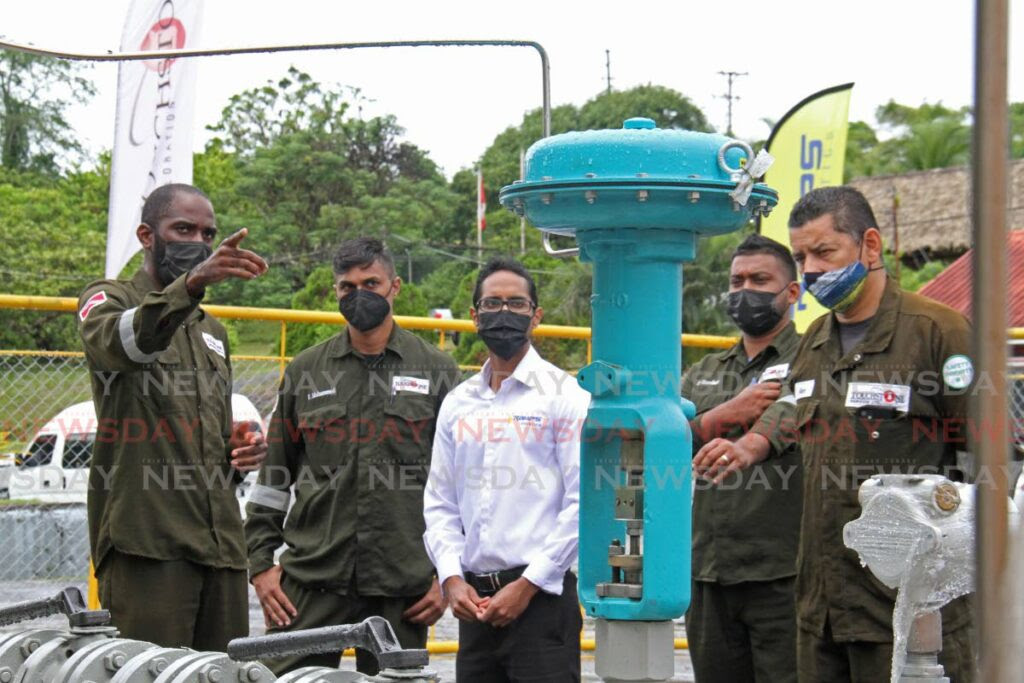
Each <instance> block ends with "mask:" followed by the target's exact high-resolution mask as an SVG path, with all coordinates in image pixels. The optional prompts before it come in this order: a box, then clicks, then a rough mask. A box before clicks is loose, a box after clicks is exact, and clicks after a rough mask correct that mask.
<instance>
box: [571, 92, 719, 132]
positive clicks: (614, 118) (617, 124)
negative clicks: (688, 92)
mask: <svg viewBox="0 0 1024 683" xmlns="http://www.w3.org/2000/svg"><path fill="white" fill-rule="evenodd" d="M634 116H646V117H647V118H649V119H654V122H655V123H657V124H658V127H659V128H682V129H685V130H696V131H702V132H710V131H711V126H710V125H709V124H708V120H707V118H705V116H704V112H702V111H701V110H700V109H699V108H698V107H697V106H696V105H695V104H693V102H691V101H690V98H688V97H686V96H685V95H682V94H681V93H678V92H676V91H675V90H672V89H671V88H666V87H664V86H661V85H651V84H649V83H648V84H647V85H638V86H636V87H635V88H630V89H629V90H613V91H611V92H603V93H601V94H600V95H597V96H596V97H594V98H593V99H591V100H589V101H588V102H587V103H586V104H584V105H583V106H582V107H581V108H580V113H579V126H580V129H581V130H597V129H601V128H621V127H622V122H623V121H625V120H626V119H629V118H632V117H634Z"/></svg>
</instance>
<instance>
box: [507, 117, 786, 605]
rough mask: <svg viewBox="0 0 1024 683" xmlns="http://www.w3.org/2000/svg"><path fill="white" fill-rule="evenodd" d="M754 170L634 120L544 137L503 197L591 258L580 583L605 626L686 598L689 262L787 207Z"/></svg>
mask: <svg viewBox="0 0 1024 683" xmlns="http://www.w3.org/2000/svg"><path fill="white" fill-rule="evenodd" d="M757 161H758V162H759V161H761V159H760V158H757ZM756 166H758V163H757V162H755V158H754V157H753V154H752V151H751V150H750V148H749V146H747V145H746V144H745V143H743V142H739V141H737V140H732V139H730V138H727V137H724V136H721V135H714V134H708V133H696V132H691V131H685V130H662V129H658V128H656V127H655V124H654V122H653V121H652V120H650V119H644V118H634V119H629V120H627V121H626V122H625V124H624V126H623V128H622V129H621V130H596V131H586V132H576V133H566V134H564V135H556V136H553V137H549V138H546V139H543V140H541V141H539V142H537V143H536V144H534V145H533V146H532V147H531V148H530V150H529V151H528V152H527V155H526V159H525V172H524V179H523V180H521V181H518V182H516V183H514V184H512V185H509V186H507V187H505V188H503V189H502V190H501V194H500V200H501V203H502V204H503V205H504V206H505V207H506V208H509V209H511V210H513V211H514V212H516V213H517V214H519V215H521V216H525V217H526V218H528V219H529V220H530V221H531V222H532V223H533V224H534V225H535V226H536V227H538V228H540V229H541V230H542V231H544V232H545V233H546V234H545V246H546V247H548V236H549V234H559V235H566V236H574V237H575V238H576V242H577V244H578V247H579V255H580V259H581V260H583V261H586V262H590V263H592V264H593V277H594V287H593V295H592V297H591V306H592V311H593V324H592V329H593V357H594V359H595V360H594V361H593V362H592V363H591V364H589V365H588V366H586V367H585V368H583V369H582V370H580V372H579V375H578V380H579V383H580V385H582V386H583V387H584V388H585V389H587V390H588V391H590V392H591V395H592V401H591V404H590V410H589V412H588V415H587V423H586V426H585V428H584V431H583V435H582V440H583V443H582V447H581V475H580V550H579V554H580V559H579V569H580V577H579V579H580V580H579V586H580V596H581V599H582V601H583V604H584V606H585V609H586V610H587V613H588V614H590V615H592V616H594V617H597V618H599V619H605V620H632V621H650V622H657V621H665V620H669V619H673V618H676V617H679V616H681V615H682V614H683V613H684V612H685V610H686V607H687V605H688V604H689V599H690V510H691V507H690V498H691V435H690V429H689V424H688V420H689V418H692V416H693V404H692V403H690V402H689V401H687V400H685V399H680V396H679V379H680V370H681V347H680V343H679V341H680V340H679V335H680V332H681V330H682V291H683V274H682V264H683V262H685V261H689V260H692V259H693V258H694V257H695V255H696V241H697V237H698V236H699V235H713V234H719V233H725V232H731V231H733V230H737V229H739V228H740V227H742V226H743V225H745V224H746V223H747V222H748V221H749V220H750V219H751V217H752V216H754V215H757V214H758V213H761V214H765V215H766V214H767V213H768V212H769V211H770V210H771V209H772V208H773V207H774V206H775V205H776V203H777V201H778V195H777V193H776V192H775V191H774V190H772V189H770V188H768V187H767V186H765V185H763V184H757V183H755V182H754V178H752V177H751V175H752V174H753V175H755V176H756V175H757V172H756V169H755V168H754V167H756ZM747 168H750V169H751V170H750V172H748V171H747V170H746V169H747ZM743 185H745V186H747V188H748V189H750V194H749V196H743V194H741V193H739V191H738V186H743ZM548 251H549V252H550V253H561V252H555V251H553V250H551V249H550V248H548ZM565 251H572V250H565Z"/></svg>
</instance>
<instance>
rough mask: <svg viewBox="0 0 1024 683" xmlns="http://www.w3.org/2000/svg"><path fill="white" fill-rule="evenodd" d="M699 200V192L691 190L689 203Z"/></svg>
mask: <svg viewBox="0 0 1024 683" xmlns="http://www.w3.org/2000/svg"><path fill="white" fill-rule="evenodd" d="M699 201H700V192H696V191H695V192H691V193H690V203H691V204H696V203H697V202H699Z"/></svg>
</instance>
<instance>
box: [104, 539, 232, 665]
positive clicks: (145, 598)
mask: <svg viewBox="0 0 1024 683" xmlns="http://www.w3.org/2000/svg"><path fill="white" fill-rule="evenodd" d="M96 574H97V575H96V580H97V582H98V583H99V589H100V603H101V604H102V605H103V607H104V609H107V610H110V616H111V618H112V619H113V622H114V626H116V627H117V628H118V630H119V631H121V637H122V638H132V639H134V640H148V641H149V642H151V643H155V644H157V645H160V646H161V647H190V648H192V649H193V650H203V651H215V652H223V651H224V650H226V649H227V646H228V641H229V640H231V639H233V638H241V637H243V636H247V635H249V584H248V582H247V580H246V573H245V571H244V570H241V569H214V568H213V567H206V566H204V565H201V564H195V563H194V562H189V561H187V560H153V559H149V558H147V557H138V556H136V555H125V554H124V553H119V552H117V551H116V550H111V551H110V552H109V553H108V554H107V556H106V557H105V558H103V562H102V563H101V564H100V566H99V568H98V569H97V570H96Z"/></svg>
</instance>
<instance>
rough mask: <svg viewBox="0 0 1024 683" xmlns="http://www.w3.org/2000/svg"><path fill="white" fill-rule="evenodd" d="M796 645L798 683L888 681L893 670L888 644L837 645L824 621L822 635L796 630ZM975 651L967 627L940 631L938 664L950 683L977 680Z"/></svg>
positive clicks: (873, 682)
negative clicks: (947, 631) (940, 640)
mask: <svg viewBox="0 0 1024 683" xmlns="http://www.w3.org/2000/svg"><path fill="white" fill-rule="evenodd" d="M796 642H797V657H798V663H799V676H798V678H799V680H800V683H818V682H819V681H829V683H832V682H833V681H834V682H835V683H875V681H883V682H884V681H887V680H889V674H890V672H891V671H892V642H891V641H890V642H887V643H871V642H866V641H862V640H857V641H847V642H837V641H836V640H835V639H834V638H833V636H832V627H831V624H830V623H829V622H828V621H826V622H825V633H824V636H819V635H817V634H815V633H811V632H809V631H805V630H804V629H799V632H798V634H797V639H796ZM976 651H977V648H976V646H975V642H974V634H973V632H972V629H971V628H970V627H969V626H966V627H964V628H959V629H957V630H956V631H953V632H951V633H946V632H943V633H942V652H940V653H939V663H940V664H942V666H943V668H944V669H945V672H946V673H945V675H946V677H947V678H949V680H950V681H952V682H953V683H971V682H972V681H973V680H974V679H975V678H976V674H975V671H974V665H975V662H974V653H975V652H976Z"/></svg>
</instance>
